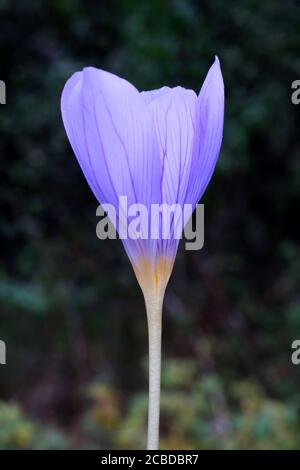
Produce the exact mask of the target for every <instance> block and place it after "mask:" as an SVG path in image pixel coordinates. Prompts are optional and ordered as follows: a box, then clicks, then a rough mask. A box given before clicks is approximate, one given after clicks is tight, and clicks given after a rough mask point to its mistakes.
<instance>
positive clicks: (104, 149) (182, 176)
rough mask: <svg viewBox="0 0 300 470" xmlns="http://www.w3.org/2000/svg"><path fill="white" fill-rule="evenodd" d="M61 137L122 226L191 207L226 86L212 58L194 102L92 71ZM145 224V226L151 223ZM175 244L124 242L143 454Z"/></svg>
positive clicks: (201, 184) (153, 428)
mask: <svg viewBox="0 0 300 470" xmlns="http://www.w3.org/2000/svg"><path fill="white" fill-rule="evenodd" d="M61 108H62V117H63V122H64V125H65V129H66V132H67V135H68V138H69V141H70V143H71V146H72V148H73V151H74V153H75V155H76V157H77V159H78V162H79V164H80V166H81V169H82V171H83V173H84V175H85V177H86V179H87V182H88V184H89V186H90V188H91V189H92V191H93V193H94V195H95V196H96V198H97V200H98V201H99V203H100V204H108V203H109V204H112V205H113V206H114V207H115V208H116V210H117V219H118V220H117V221H118V222H119V221H120V219H121V218H122V214H121V213H120V210H119V211H118V209H119V204H118V202H119V196H126V197H127V201H128V205H130V204H143V205H144V206H146V207H147V208H149V213H150V206H151V204H161V203H166V204H169V205H172V204H179V205H181V206H183V205H184V204H191V205H192V207H193V208H194V207H195V205H196V204H197V203H198V201H199V200H200V198H201V196H202V195H203V193H204V191H205V189H206V187H207V185H208V183H209V180H210V178H211V176H212V173H213V171H214V168H215V164H216V161H217V158H218V154H219V151H220V147H221V141H222V133H223V116H224V85H223V79H222V74H221V70H220V64H219V60H218V58H215V61H214V64H213V65H212V66H211V68H210V70H209V72H208V74H207V76H206V79H205V81H204V83H203V85H202V88H201V90H200V93H199V95H198V96H197V95H196V93H195V92H194V91H192V90H188V89H185V88H182V87H179V86H178V87H175V88H169V87H166V86H165V87H163V88H160V89H158V90H152V91H143V92H139V91H138V90H137V89H136V88H135V87H134V86H133V85H132V84H131V83H129V82H128V81H127V80H124V79H122V78H120V77H118V76H116V75H113V74H111V73H109V72H105V71H103V70H99V69H96V68H93V67H87V68H84V69H83V70H82V71H80V72H76V73H75V74H74V75H72V77H71V78H70V79H69V80H68V81H67V83H66V85H65V87H64V90H63V93H62V101H61ZM149 222H150V221H149ZM178 241H179V240H178V239H176V238H175V237H171V238H170V239H169V240H165V239H163V238H162V237H158V239H153V238H151V237H148V238H140V239H131V238H128V239H123V240H122V242H123V244H124V248H125V250H126V252H127V254H128V257H129V259H130V261H131V263H132V266H133V269H134V272H135V274H136V277H137V280H138V282H139V284H140V286H141V289H142V291H143V294H144V298H145V304H146V310H147V318H148V328H149V419H148V449H156V448H157V447H158V428H159V397H160V355H161V353H160V351H161V312H162V303H163V297H164V292H165V288H166V285H167V283H168V280H169V277H170V274H171V271H172V268H173V264H174V260H175V256H176V252H177V248H178Z"/></svg>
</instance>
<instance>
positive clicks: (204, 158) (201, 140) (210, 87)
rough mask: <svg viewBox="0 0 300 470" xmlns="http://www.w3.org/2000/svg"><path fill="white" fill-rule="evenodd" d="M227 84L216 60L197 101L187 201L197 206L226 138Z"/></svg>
mask: <svg viewBox="0 0 300 470" xmlns="http://www.w3.org/2000/svg"><path fill="white" fill-rule="evenodd" d="M223 122H224V83H223V77H222V73H221V68H220V62H219V59H218V58H217V57H216V58H215V62H214V63H213V65H212V66H211V68H210V69H209V71H208V74H207V76H206V79H205V81H204V83H203V85H202V88H201V90H200V93H199V96H198V100H197V113H196V122H195V130H196V131H195V141H194V149H193V159H192V166H191V172H190V179H189V191H188V194H187V202H189V203H192V204H193V205H194V204H196V203H197V202H198V201H199V200H200V198H201V196H202V195H203V193H204V191H205V189H206V187H207V185H208V183H209V181H210V178H211V176H212V174H213V171H214V168H215V165H216V162H217V159H218V156H219V152H220V148H221V143H222V136H223Z"/></svg>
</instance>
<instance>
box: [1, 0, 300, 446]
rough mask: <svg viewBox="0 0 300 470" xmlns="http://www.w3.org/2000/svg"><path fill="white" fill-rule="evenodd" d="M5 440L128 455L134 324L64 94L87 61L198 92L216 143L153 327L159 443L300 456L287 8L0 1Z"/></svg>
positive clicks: (140, 442) (293, 72) (130, 295)
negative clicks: (208, 106) (158, 353)
mask: <svg viewBox="0 0 300 470" xmlns="http://www.w3.org/2000/svg"><path fill="white" fill-rule="evenodd" d="M0 18H1V29H0V79H2V80H4V81H5V82H6V86H7V104H6V105H1V107H0V157H1V167H0V172H1V186H0V196H1V198H0V201H1V211H0V231H1V266H0V309H1V310H0V339H2V340H4V341H5V342H6V345H7V365H5V366H4V365H2V366H0V448H4V449H10V448H13V449H14V448H20V449H23V448H25V449H26V448H29V449H57V448H62V449H66V448H83V449H89V448H102V449H107V448H110V449H130V448H132V449H136V448H143V447H144V445H145V439H146V417H147V387H148V379H147V346H148V343H147V342H148V339H147V326H146V315H145V311H144V304H143V298H142V294H141V291H140V289H139V287H138V285H137V282H136V280H135V278H134V275H133V272H132V269H131V267H130V264H129V262H128V259H127V258H126V255H125V253H124V251H123V248H122V246H121V243H120V241H113V240H112V241H99V240H98V239H97V238H96V235H95V228H96V223H97V221H98V219H97V218H96V215H95V211H96V207H97V201H96V200H95V199H94V197H93V195H92V193H91V191H90V189H89V187H88V185H87V184H86V182H85V180H84V177H83V175H82V173H81V171H80V168H79V166H78V164H77V161H76V160H75V157H74V155H73V153H72V150H71V148H70V146H69V143H68V141H67V138H66V135H65V131H64V129H63V125H62V121H61V116H60V94H61V91H62V88H63V86H64V83H65V82H66V80H67V79H68V78H69V76H70V75H71V74H72V73H73V72H74V71H76V70H78V69H81V68H82V67H83V66H87V65H94V66H96V67H99V68H103V69H106V70H109V71H112V72H114V73H116V74H119V75H121V76H123V77H125V78H127V79H128V80H129V81H131V82H133V83H134V84H135V85H136V86H137V87H138V88H139V89H140V90H144V89H151V88H158V87H161V86H163V85H169V86H175V85H177V84H181V85H182V86H185V87H189V88H193V89H195V90H196V91H197V92H198V90H199V89H200V86H201V84H202V81H203V79H204V77H205V75H206V73H207V70H208V68H209V66H210V65H211V63H212V61H213V57H214V55H215V54H217V55H218V56H219V58H220V61H221V66H222V71H223V76H224V81H225V86H226V113H225V128H224V140H223V146H222V151H221V154H220V158H219V161H218V164H217V169H216V172H215V175H214V177H213V179H212V181H211V183H210V185H209V188H208V190H207V191H206V193H205V196H204V198H203V199H202V202H203V203H204V204H205V245H204V249H203V250H201V251H197V252H185V251H184V250H183V249H182V248H181V249H180V251H179V254H178V257H177V260H176V265H175V269H174V272H173V275H172V278H171V281H170V284H169V288H168V291H167V295H166V300H165V308H164V315H163V371H162V418H161V435H162V438H161V447H162V448H163V449H176V448H179V449H204V448H206V449H277V448H282V449H296V448H299V446H300V395H299V389H300V365H299V366H298V367H297V366H295V365H293V364H292V362H291V353H292V349H291V343H292V341H293V340H295V339H300V291H299V284H300V265H299V258H300V227H299V200H300V184H299V181H300V160H299V153H300V142H299V129H300V122H299V116H300V107H299V108H298V107H297V106H295V105H293V104H292V102H291V93H292V90H291V83H292V81H293V80H296V79H300V5H299V4H298V3H297V2H296V1H293V0H287V1H285V2H274V1H271V0H266V1H264V2H260V1H259V0H241V1H239V2H234V1H226V2H225V1H224V0H223V1H222V0H215V1H209V0H203V1H201V2H198V1H196V0H182V1H179V0H169V1H166V0H165V1H163V0H161V1H158V0H152V1H143V2H141V1H139V0H127V1H125V0H123V1H122V0H121V1H116V0H112V1H110V2H100V1H91V0H85V1H83V0H46V1H43V2H41V1H37V0H28V1H27V2H11V1H9V0H0Z"/></svg>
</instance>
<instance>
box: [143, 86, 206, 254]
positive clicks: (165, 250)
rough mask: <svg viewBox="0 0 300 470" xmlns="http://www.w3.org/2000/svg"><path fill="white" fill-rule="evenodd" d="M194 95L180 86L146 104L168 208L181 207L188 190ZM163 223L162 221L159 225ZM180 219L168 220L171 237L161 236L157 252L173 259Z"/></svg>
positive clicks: (181, 222)
mask: <svg viewBox="0 0 300 470" xmlns="http://www.w3.org/2000/svg"><path fill="white" fill-rule="evenodd" d="M196 108H197V95H196V94H195V92H194V91H192V90H186V89H184V88H181V87H176V88H172V89H169V90H168V92H164V93H161V94H160V96H159V97H157V98H156V99H154V100H152V101H151V102H150V104H149V109H150V110H151V113H152V116H153V119H154V123H155V131H156V134H157V140H158V144H159V157H160V162H161V182H160V184H161V191H162V201H163V203H165V204H168V205H169V206H171V205H173V204H178V205H179V206H180V207H182V206H183V204H184V202H185V198H186V194H187V191H188V182H189V177H190V171H191V165H192V154H193V145H194V137H195V119H196ZM162 223H163V222H162ZM182 229H183V219H182V218H181V219H180V218H179V219H177V218H176V216H175V214H174V213H173V212H172V213H171V217H170V238H169V239H163V237H160V240H159V242H158V253H159V254H160V256H162V257H166V258H174V257H175V255H176V251H177V247H178V243H179V239H178V238H176V237H175V233H181V231H182Z"/></svg>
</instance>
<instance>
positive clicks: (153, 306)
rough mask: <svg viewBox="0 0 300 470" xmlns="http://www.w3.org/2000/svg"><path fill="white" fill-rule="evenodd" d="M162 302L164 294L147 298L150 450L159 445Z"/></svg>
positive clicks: (148, 447) (148, 446) (155, 448)
mask: <svg viewBox="0 0 300 470" xmlns="http://www.w3.org/2000/svg"><path fill="white" fill-rule="evenodd" d="M162 304H163V295H162V296H161V295H158V296H157V297H156V298H155V299H154V300H153V299H151V300H148V301H147V300H146V309H147V319H148V334H149V404H148V444H147V449H148V450H157V449H158V446H159V411H160V375H161V373H160V369H161V317H162Z"/></svg>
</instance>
